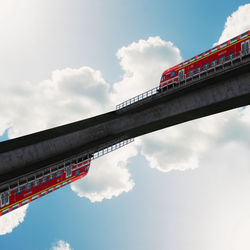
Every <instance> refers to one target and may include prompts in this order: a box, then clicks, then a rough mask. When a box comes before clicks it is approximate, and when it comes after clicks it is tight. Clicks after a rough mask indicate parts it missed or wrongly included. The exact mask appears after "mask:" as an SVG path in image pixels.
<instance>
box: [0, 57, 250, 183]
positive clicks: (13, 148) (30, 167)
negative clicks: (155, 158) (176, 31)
mask: <svg viewBox="0 0 250 250" xmlns="http://www.w3.org/2000/svg"><path fill="white" fill-rule="evenodd" d="M249 104H250V62H249V60H246V61H245V62H244V63H239V64H236V65H235V66H234V67H229V68H228V69H226V70H221V71H217V72H212V73H211V74H208V75H207V76H204V78H201V79H199V80H197V81H192V82H190V83H188V84H186V85H182V86H180V87H179V88H176V89H172V90H169V91H164V92H162V93H159V94H157V95H154V96H151V97H150V98H147V99H144V100H143V101H140V102H138V103H135V104H133V105H130V106H128V107H126V108H124V109H121V110H118V111H113V112H110V113H107V114H103V115H100V116H97V117H93V118H90V119H86V120H83V121H79V122H75V123H72V124H68V125H65V126H60V127H57V128H53V129H49V130H46V131H42V132H38V133H35V134H32V135H28V136H24V137H20V138H17V139H13V140H9V141H6V142H1V143H0V185H1V184H2V183H6V182H7V181H9V180H10V179H13V178H16V177H18V176H22V175H26V174H28V173H31V172H35V171H36V170H38V169H41V168H45V167H46V166H48V164H53V163H56V162H58V161H61V160H63V159H66V158H70V157H71V156H73V155H75V154H77V153H80V152H86V154H87V153H93V152H95V151H97V150H98V148H102V147H104V144H106V146H108V145H111V144H113V143H114V142H118V141H121V140H124V139H127V138H131V137H137V136H140V135H143V134H146V133H149V132H152V131H155V130H159V129H162V128H165V127H169V126H173V125H175V124H179V123H182V122H185V121H189V120H192V119H196V118H200V117H203V116H207V115H211V114H215V113H218V112H222V111H226V110H229V109H233V108H237V107H240V106H245V105H249Z"/></svg>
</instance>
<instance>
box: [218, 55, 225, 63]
mask: <svg viewBox="0 0 250 250" xmlns="http://www.w3.org/2000/svg"><path fill="white" fill-rule="evenodd" d="M225 60H226V57H225V56H222V57H220V58H219V64H222V63H224V62H225Z"/></svg>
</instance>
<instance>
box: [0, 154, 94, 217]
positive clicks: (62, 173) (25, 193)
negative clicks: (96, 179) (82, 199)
mask: <svg viewBox="0 0 250 250" xmlns="http://www.w3.org/2000/svg"><path fill="white" fill-rule="evenodd" d="M90 161H91V160H90V159H84V158H81V157H80V158H78V159H77V160H73V161H71V162H66V163H65V164H62V165H59V166H58V167H55V168H54V169H52V170H50V171H48V173H46V172H45V173H44V174H43V175H42V174H40V176H39V175H34V176H31V177H29V178H28V179H27V181H26V183H25V184H24V183H23V184H20V183H16V184H14V185H10V187H9V189H8V190H7V191H5V192H2V193H1V199H0V216H1V215H4V214H6V213H8V212H10V211H13V210H14V209H16V208H18V207H21V206H23V205H25V204H27V203H30V202H31V201H34V200H36V199H38V198H40V197H42V196H44V195H46V194H48V193H51V192H53V191H55V190H57V189H59V188H61V187H64V186H65V185H67V184H69V183H72V182H74V181H76V180H78V179H80V178H82V177H84V176H86V175H87V173H88V171H89V167H90Z"/></svg>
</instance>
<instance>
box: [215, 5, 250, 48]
mask: <svg viewBox="0 0 250 250" xmlns="http://www.w3.org/2000/svg"><path fill="white" fill-rule="evenodd" d="M249 13H250V4H245V5H242V6H240V7H239V8H238V9H237V10H236V11H235V12H233V13H232V15H231V16H229V17H228V18H227V21H226V23H225V27H224V30H223V31H222V34H221V36H220V38H219V41H218V42H217V43H215V44H214V45H216V44H220V43H223V42H225V41H227V40H229V39H231V38H233V37H234V36H237V35H239V34H241V33H243V32H245V31H247V30H249V29H250V15H249Z"/></svg>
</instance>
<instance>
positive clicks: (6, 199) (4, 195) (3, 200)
mask: <svg viewBox="0 0 250 250" xmlns="http://www.w3.org/2000/svg"><path fill="white" fill-rule="evenodd" d="M8 204H9V193H8V192H5V193H2V194H1V207H4V206H6V205H8Z"/></svg>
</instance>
